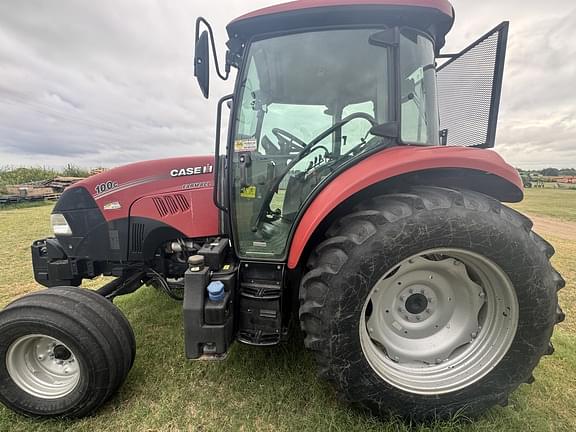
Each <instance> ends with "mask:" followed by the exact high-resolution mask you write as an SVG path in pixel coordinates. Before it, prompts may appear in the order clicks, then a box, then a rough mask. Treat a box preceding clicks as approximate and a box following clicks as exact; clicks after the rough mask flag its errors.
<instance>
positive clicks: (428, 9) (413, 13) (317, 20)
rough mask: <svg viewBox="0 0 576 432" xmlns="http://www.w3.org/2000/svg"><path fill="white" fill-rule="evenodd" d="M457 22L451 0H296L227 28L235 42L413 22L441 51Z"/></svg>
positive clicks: (261, 12)
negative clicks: (316, 30) (308, 31)
mask: <svg viewBox="0 0 576 432" xmlns="http://www.w3.org/2000/svg"><path fill="white" fill-rule="evenodd" d="M453 23H454V8H453V7H452V5H451V4H450V2H449V1H448V0H296V1H292V2H289V3H282V4H278V5H275V6H270V7H267V8H263V9H259V10H256V11H254V12H250V13H248V14H246V15H243V16H241V17H239V18H237V19H235V20H234V21H232V22H231V23H230V24H229V25H228V27H227V30H228V35H229V37H230V42H231V43H232V44H234V45H235V44H237V43H238V42H242V43H245V42H247V41H248V40H250V39H251V38H252V37H254V36H258V35H260V34H267V33H274V32H290V31H298V30H303V29H312V28H320V27H329V26H338V25H387V26H390V25H399V26H410V27H415V28H418V29H420V30H422V31H425V32H427V33H428V34H430V35H431V36H432V38H433V39H434V41H435V43H436V50H437V51H438V52H439V50H440V48H442V47H443V46H444V43H445V36H446V34H447V33H448V32H449V31H450V29H451V28H452V25H453Z"/></svg>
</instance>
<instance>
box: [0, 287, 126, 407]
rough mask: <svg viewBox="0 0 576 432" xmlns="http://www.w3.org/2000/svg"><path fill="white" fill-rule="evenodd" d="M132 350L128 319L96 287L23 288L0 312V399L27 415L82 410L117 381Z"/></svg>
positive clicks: (106, 394) (101, 399) (108, 393)
mask: <svg viewBox="0 0 576 432" xmlns="http://www.w3.org/2000/svg"><path fill="white" fill-rule="evenodd" d="M134 353H135V341H134V334H133V333H132V330H131V328H130V326H129V324H128V321H127V320H126V318H125V317H124V316H123V314H122V312H120V310H119V309H118V308H116V306H114V305H113V304H112V303H110V302H109V301H107V300H105V299H104V298H102V297H101V296H100V295H99V294H96V293H94V292H91V291H88V290H82V289H79V288H51V289H49V290H45V291H40V292H36V293H32V294H29V295H27V296H25V297H23V298H20V299H18V300H16V301H15V302H13V303H11V304H10V305H8V306H7V307H6V308H5V309H4V310H3V311H2V312H0V400H1V401H2V402H3V403H4V404H5V405H6V406H8V407H9V408H11V409H13V410H15V411H17V412H20V413H22V414H25V415H29V416H42V417H82V416H85V415H87V414H89V413H91V412H92V411H94V410H95V409H97V408H98V407H99V406H100V405H102V404H103V403H104V402H105V401H106V400H108V399H109V397H110V396H111V395H112V394H113V393H114V392H115V391H116V390H117V389H118V387H119V386H120V385H121V384H122V383H123V382H124V380H125V378H126V376H127V375H128V372H129V371H130V368H131V367H132V364H133V362H134Z"/></svg>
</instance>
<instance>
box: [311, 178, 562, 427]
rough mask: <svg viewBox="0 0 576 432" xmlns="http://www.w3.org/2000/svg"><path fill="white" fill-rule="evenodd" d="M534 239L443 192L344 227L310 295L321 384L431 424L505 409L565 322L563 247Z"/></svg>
mask: <svg viewBox="0 0 576 432" xmlns="http://www.w3.org/2000/svg"><path fill="white" fill-rule="evenodd" d="M531 228H532V223H531V222H530V221H529V220H528V219H527V218H526V217H524V216H522V215H520V214H519V213H517V212H515V211H513V210H511V209H509V208H507V207H505V206H503V205H502V204H501V203H500V202H498V201H496V200H494V199H492V198H489V197H487V196H485V195H482V194H479V193H475V192H471V191H457V190H451V189H441V188H433V187H418V188H412V189H410V190H409V191H407V192H406V193H401V194H390V195H384V196H380V197H377V198H375V199H373V200H370V201H368V202H366V203H363V204H362V205H360V206H359V207H358V208H357V209H356V211H355V212H354V213H352V214H350V215H347V216H345V217H343V218H341V219H340V220H339V221H337V222H336V223H335V224H334V225H333V226H332V228H331V229H330V230H329V231H328V233H327V239H326V240H325V241H324V242H322V243H321V244H320V245H319V246H318V247H317V248H316V249H315V251H314V252H313V253H312V254H311V256H310V259H309V262H308V267H309V269H310V270H309V271H308V273H307V274H306V275H305V276H304V278H303V279H302V282H301V287H300V300H301V307H300V320H301V325H302V329H303V330H304V332H305V333H306V338H305V345H306V347H307V348H308V349H310V350H312V351H313V352H314V353H315V355H316V359H317V362H318V365H319V369H320V375H321V376H322V377H323V378H325V379H328V380H329V381H331V382H332V383H333V384H334V385H335V387H336V389H337V390H338V391H339V393H340V395H341V396H342V397H343V398H344V399H345V400H347V401H349V402H352V403H354V404H357V405H360V406H361V407H364V408H367V409H369V410H370V411H372V412H373V413H375V414H377V415H388V414H393V415H400V416H402V417H406V418H411V419H415V420H428V419H435V418H448V417H451V416H454V415H456V414H458V415H467V416H477V415H479V414H481V413H483V412H484V411H486V410H487V409H489V408H490V407H492V406H493V405H496V404H500V405H506V403H507V400H508V396H509V394H510V393H511V392H512V391H514V390H515V389H516V388H517V387H518V386H519V385H520V384H521V383H531V382H532V381H533V377H532V371H533V369H534V368H535V367H536V366H537V364H538V362H539V360H540V358H541V357H542V356H543V355H547V354H552V352H553V348H552V345H551V344H550V338H551V335H552V332H553V328H554V325H555V324H557V323H559V322H561V321H563V320H564V314H563V312H562V310H561V309H560V307H559V306H558V297H557V291H558V290H559V289H560V288H562V287H563V286H564V284H565V283H564V280H563V279H562V277H561V276H560V275H559V274H558V272H556V271H555V270H554V269H553V268H552V266H551V265H550V262H549V258H550V257H551V256H552V255H553V254H554V249H553V248H552V246H551V245H550V244H548V243H547V242H545V241H544V240H543V239H542V238H540V237H539V236H538V235H537V234H535V233H533V232H532V231H531ZM408 263H410V264H408ZM407 265H415V266H416V267H418V266H420V267H419V268H417V269H416V270H414V271H411V270H410V268H407V267H406V266H407ZM450 265H453V268H450ZM422 266H423V267H422ZM455 268H459V269H460V270H459V271H458V272H457V271H455V270H454V269H455ZM428 275H429V276H428ZM436 276H438V277H436ZM428 278H429V279H430V280H429V281H428V282H423V281H425V280H427V279H428ZM402 283H404V284H405V286H398V285H401V284H402ZM397 284H398V285H397ZM404 290H406V292H404ZM421 292H424V294H420V293H421ZM378 293H379V294H378ZM374 296H376V297H374ZM478 296H481V297H482V301H481V302H479V301H478ZM407 297H410V299H407ZM412 297H413V298H412ZM416 297H418V298H416ZM400 299H401V300H400ZM433 302H434V303H433ZM433 305H434V306H433ZM393 308H394V309H393ZM407 309H408V310H407ZM395 313H397V314H396V316H395V317H393V318H391V319H389V317H390V316H392V315H394V314H395ZM466 317H469V319H467V318H466ZM386 323H388V324H386ZM378 325H380V326H381V327H379V328H375V327H376V326H378ZM461 330H462V331H461ZM464 330H465V331H464ZM459 332H460V333H459ZM467 335H469V339H468V340H466V337H467ZM492 345H493V346H494V348H492ZM438 353H440V354H438ZM435 359H436V360H435Z"/></svg>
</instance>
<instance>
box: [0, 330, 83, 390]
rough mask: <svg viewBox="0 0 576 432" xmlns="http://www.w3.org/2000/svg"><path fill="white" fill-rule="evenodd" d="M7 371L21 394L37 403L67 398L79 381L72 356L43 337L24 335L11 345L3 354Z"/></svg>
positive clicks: (50, 339) (51, 338) (73, 355)
mask: <svg viewBox="0 0 576 432" xmlns="http://www.w3.org/2000/svg"><path fill="white" fill-rule="evenodd" d="M6 368H7V370H8V374H9V375H10V377H11V378H12V381H14V383H15V384H16V385H17V386H18V387H19V388H20V389H21V390H23V391H25V392H26V393H28V394H29V395H32V396H34V397H37V398H40V399H58V398H61V397H64V396H67V395H69V394H70V393H72V391H74V389H75V388H76V387H77V385H78V383H79V381H80V365H79V364H78V360H77V358H76V355H75V354H74V352H73V351H72V350H70V348H68V347H67V346H66V345H65V344H64V343H62V342H61V341H59V340H58V339H56V338H53V337H50V336H46V335H40V334H33V335H27V336H23V337H20V338H19V339H17V340H16V341H14V342H13V343H12V344H11V345H10V347H9V348H8V352H7V354H6Z"/></svg>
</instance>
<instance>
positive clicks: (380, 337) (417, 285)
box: [359, 248, 519, 395]
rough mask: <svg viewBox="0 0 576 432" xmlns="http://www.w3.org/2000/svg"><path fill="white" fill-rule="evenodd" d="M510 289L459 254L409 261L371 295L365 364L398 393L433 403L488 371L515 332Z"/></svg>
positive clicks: (496, 270)
mask: <svg viewBox="0 0 576 432" xmlns="http://www.w3.org/2000/svg"><path fill="white" fill-rule="evenodd" d="M518 319H519V307H518V299H517V296H516V292H515V290H514V286H513V285H512V282H511V281H510V279H509V278H508V276H507V275H506V273H505V272H504V271H503V270H502V269H501V268H500V267H499V266H498V265H496V264H495V263H494V262H492V261H491V260H489V259H488V258H486V257H484V256H482V255H479V254H477V253H475V252H471V251H467V250H462V249H450V248H443V249H434V250H429V251H425V252H422V253H420V254H417V255H414V256H412V257H410V258H408V259H406V260H404V261H402V262H401V263H400V264H398V265H397V266H395V267H394V268H393V269H392V270H390V271H389V272H387V273H386V274H385V275H384V276H383V277H382V278H381V279H380V280H379V281H378V282H377V283H376V284H375V285H374V287H373V288H372V290H371V292H370V294H369V296H368V298H367V300H366V303H365V305H364V308H363V310H362V316H361V320H360V326H359V327H360V342H361V345H362V350H363V352H364V355H365V357H366V360H367V361H368V363H369V364H370V366H371V367H372V369H373V370H374V371H375V372H376V373H377V374H378V375H379V376H380V377H381V378H382V379H383V380H384V381H386V382H387V383H389V384H391V385H393V386H394V387H397V388H399V389H401V390H404V391H407V392H410V393H416V394H423V395H438V394H445V393H450V392H454V391H457V390H461V389H463V388H466V387H468V386H470V385H472V384H474V383H475V382H477V381H479V380H480V379H482V378H483V377H484V376H486V375H487V374H488V373H489V372H490V371H491V370H493V369H494V368H495V367H496V366H497V365H498V364H499V363H500V361H501V360H502V358H503V357H504V356H505V355H506V353H507V352H508V350H509V348H510V346H511V345H512V342H513V340H514V337H515V335H516V330H517V327H518Z"/></svg>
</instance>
